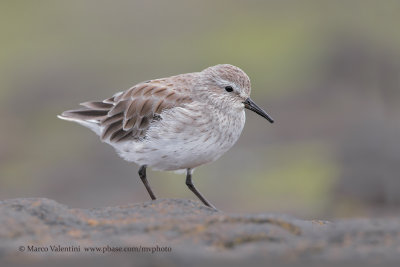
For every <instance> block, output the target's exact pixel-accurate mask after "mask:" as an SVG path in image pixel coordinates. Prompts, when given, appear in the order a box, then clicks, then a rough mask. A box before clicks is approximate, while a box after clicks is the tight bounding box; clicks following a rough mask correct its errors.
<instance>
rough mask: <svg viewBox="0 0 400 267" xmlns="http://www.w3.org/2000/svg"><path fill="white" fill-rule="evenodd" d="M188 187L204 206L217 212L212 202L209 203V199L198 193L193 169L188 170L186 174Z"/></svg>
mask: <svg viewBox="0 0 400 267" xmlns="http://www.w3.org/2000/svg"><path fill="white" fill-rule="evenodd" d="M186 185H187V186H188V187H189V189H190V190H191V191H192V192H193V193H194V194H195V195H196V196H197V197H198V198H199V199H200V200H201V202H203V203H204V205H206V206H208V207H210V208H213V209H215V210H217V209H216V208H215V207H214V206H213V205H212V204H211V203H210V202H208V201H207V199H205V198H204V197H203V196H202V195H201V194H200V192H199V191H197V189H196V187H194V184H193V183H192V170H191V169H187V173H186Z"/></svg>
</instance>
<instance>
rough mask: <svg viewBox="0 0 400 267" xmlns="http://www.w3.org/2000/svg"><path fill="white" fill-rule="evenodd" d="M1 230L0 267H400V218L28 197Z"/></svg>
mask: <svg viewBox="0 0 400 267" xmlns="http://www.w3.org/2000/svg"><path fill="white" fill-rule="evenodd" d="M0 225H1V226H0V263H2V262H3V263H7V264H9V265H10V264H11V265H13V264H15V265H19V264H24V263H29V265H30V266H36V265H37V266H42V265H43V261H57V262H58V263H60V261H61V263H65V266H71V264H74V263H75V261H90V262H93V263H94V264H96V265H102V264H103V265H110V264H111V261H118V262H119V263H121V264H122V265H125V266H134V265H151V266H175V265H182V266H204V265H205V264H208V263H215V262H217V263H218V264H219V265H223V266H226V265H229V266H242V265H243V264H244V263H246V264H252V265H264V264H265V263H271V264H272V263H275V265H276V264H285V265H286V264H288V265H293V264H296V265H304V266H310V265H313V264H317V265H319V264H321V263H324V266H327V265H329V264H333V266H336V264H339V263H340V264H341V265H343V264H349V265H350V266H359V265H362V266H366V265H374V264H377V265H382V264H385V266H389V265H393V266H400V217H392V218H373V219H351V220H340V221H335V222H326V221H304V220H299V219H296V218H293V217H290V216H286V215H277V214H229V213H224V212H220V211H219V212H218V211H214V210H212V209H210V208H208V207H205V206H203V205H202V204H201V203H199V202H197V201H192V200H183V199H179V200H178V199H160V200H156V201H151V202H145V203H138V204H132V205H126V206H119V207H107V208H97V209H71V208H68V207H67V206H64V205H62V204H59V203H57V202H55V201H53V200H49V199H44V198H28V199H9V200H4V201H0ZM92 250H93V251H92ZM124 250H125V251H124ZM0 265H1V266H6V265H2V264H0Z"/></svg>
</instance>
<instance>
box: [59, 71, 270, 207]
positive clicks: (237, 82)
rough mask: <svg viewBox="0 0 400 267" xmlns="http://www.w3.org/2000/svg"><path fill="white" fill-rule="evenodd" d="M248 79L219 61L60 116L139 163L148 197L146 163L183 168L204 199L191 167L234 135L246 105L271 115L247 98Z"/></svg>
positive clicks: (210, 158)
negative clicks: (201, 69) (202, 68)
mask: <svg viewBox="0 0 400 267" xmlns="http://www.w3.org/2000/svg"><path fill="white" fill-rule="evenodd" d="M250 90H251V85H250V79H249V77H248V76H247V74H246V73H245V72H244V71H242V70H241V69H240V68H238V67H235V66H232V65H229V64H220V65H216V66H212V67H209V68H206V69H204V70H203V71H201V72H194V73H186V74H180V75H176V76H171V77H168V78H161V79H154V80H149V81H145V82H141V83H138V84H136V85H134V86H133V87H131V88H130V89H128V90H126V91H123V92H118V93H116V94H114V95H113V96H112V97H111V98H108V99H105V100H103V101H89V102H84V103H81V105H82V106H83V108H81V109H77V110H69V111H65V112H63V113H62V114H61V115H60V116H58V117H59V118H60V119H63V120H68V121H74V122H77V123H79V124H81V125H83V126H85V127H87V128H89V129H91V130H92V131H94V132H95V133H96V134H97V135H98V136H100V138H101V140H102V141H103V142H105V143H107V144H110V145H111V146H113V147H114V148H115V149H116V151H117V153H118V154H119V155H120V156H121V157H122V158H123V159H125V160H127V161H132V162H135V163H136V164H138V165H139V166H140V168H139V177H140V179H141V180H142V182H143V184H144V186H145V187H146V189H147V191H148V193H149V195H150V197H151V199H152V200H155V199H156V196H155V195H154V193H153V191H152V190H151V187H150V185H149V183H148V181H147V178H146V168H147V167H151V168H152V169H154V170H164V171H185V172H186V185H187V186H188V187H189V189H190V190H191V191H192V192H193V193H194V194H195V195H196V196H197V197H198V198H199V199H200V200H201V201H202V202H203V203H204V204H205V205H206V206H209V207H211V208H214V209H215V207H214V206H213V205H212V204H211V203H210V202H209V201H207V200H206V199H205V198H204V197H203V196H202V195H201V194H200V192H199V191H198V190H197V189H196V188H195V186H194V185H193V183H192V173H193V170H194V168H196V167H198V166H200V165H203V164H205V163H209V162H213V161H215V160H217V159H218V158H219V157H220V156H222V154H224V153H225V152H226V151H228V150H229V149H230V148H231V147H232V146H233V145H234V144H235V143H236V141H237V140H238V138H239V136H240V134H241V132H242V130H243V127H244V124H245V118H246V117H245V112H244V109H245V108H247V109H249V110H252V111H254V112H256V113H257V114H259V115H261V116H262V117H264V118H265V119H267V120H268V121H269V122H271V123H273V122H274V121H273V119H272V118H271V117H270V116H269V115H268V114H267V113H266V112H265V111H264V110H263V109H261V108H260V107H259V106H257V105H256V104H255V103H254V102H253V101H252V100H251V99H250Z"/></svg>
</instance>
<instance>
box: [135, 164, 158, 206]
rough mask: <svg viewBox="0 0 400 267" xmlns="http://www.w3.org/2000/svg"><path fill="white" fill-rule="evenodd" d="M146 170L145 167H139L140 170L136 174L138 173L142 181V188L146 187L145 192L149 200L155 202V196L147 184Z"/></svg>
mask: <svg viewBox="0 0 400 267" xmlns="http://www.w3.org/2000/svg"><path fill="white" fill-rule="evenodd" d="M146 168H147V165H142V166H140V169H139V172H138V173H139V177H140V179H141V180H142V182H143V184H144V186H145V187H146V189H147V192H149V195H150V197H151V199H152V200H156V196H155V195H154V193H153V191H152V190H151V187H150V185H149V182H147V178H146Z"/></svg>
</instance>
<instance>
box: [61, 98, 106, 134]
mask: <svg viewBox="0 0 400 267" xmlns="http://www.w3.org/2000/svg"><path fill="white" fill-rule="evenodd" d="M81 105H82V106H84V108H81V109H76V110H67V111H64V112H63V113H62V114H61V115H58V116H57V117H58V118H59V119H62V120H66V121H73V122H76V123H79V124H80V125H82V126H85V127H87V128H89V129H91V130H92V131H94V132H95V133H96V134H97V135H100V134H101V125H100V123H101V121H102V120H103V119H105V118H107V113H108V112H109V110H110V108H111V107H112V106H113V104H109V103H104V102H85V103H81Z"/></svg>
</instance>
